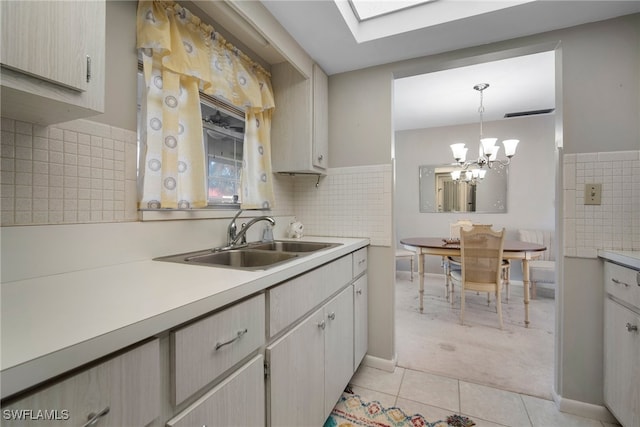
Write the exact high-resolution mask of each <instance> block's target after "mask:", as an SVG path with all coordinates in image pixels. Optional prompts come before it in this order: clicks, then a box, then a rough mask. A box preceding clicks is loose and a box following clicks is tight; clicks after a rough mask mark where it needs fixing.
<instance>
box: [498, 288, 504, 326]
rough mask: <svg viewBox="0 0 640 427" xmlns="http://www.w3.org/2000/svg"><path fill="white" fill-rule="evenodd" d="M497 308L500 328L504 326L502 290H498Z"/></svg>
mask: <svg viewBox="0 0 640 427" xmlns="http://www.w3.org/2000/svg"><path fill="white" fill-rule="evenodd" d="M496 292H497V293H496V309H497V310H498V319H499V320H500V329H502V328H503V325H502V301H501V299H502V298H501V297H500V290H498V291H496Z"/></svg>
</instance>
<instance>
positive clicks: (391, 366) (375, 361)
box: [362, 354, 398, 372]
mask: <svg viewBox="0 0 640 427" xmlns="http://www.w3.org/2000/svg"><path fill="white" fill-rule="evenodd" d="M362 364H363V365H365V366H368V367H370V368H376V369H381V370H383V371H387V372H393V371H395V369H396V365H397V364H398V355H396V354H394V355H393V359H391V360H389V359H381V358H379V357H375V356H370V355H368V354H367V355H365V356H364V359H363V360H362Z"/></svg>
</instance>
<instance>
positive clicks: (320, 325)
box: [318, 320, 327, 329]
mask: <svg viewBox="0 0 640 427" xmlns="http://www.w3.org/2000/svg"><path fill="white" fill-rule="evenodd" d="M326 326H327V324H326V323H325V321H324V320H323V321H322V322H318V328H320V329H324V328H325V327H326Z"/></svg>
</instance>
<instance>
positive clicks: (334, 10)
mask: <svg viewBox="0 0 640 427" xmlns="http://www.w3.org/2000/svg"><path fill="white" fill-rule="evenodd" d="M262 3H263V4H264V5H265V7H266V8H267V9H268V10H269V11H270V12H271V13H272V14H273V15H274V17H275V18H276V19H277V20H278V21H279V22H280V24H282V26H283V27H284V28H285V29H286V30H287V31H288V32H289V33H290V34H291V35H292V36H293V37H294V38H295V39H296V40H297V41H298V43H299V44H300V45H301V46H302V48H303V49H304V50H305V51H307V53H309V55H310V56H311V57H312V58H313V59H314V60H315V61H316V62H317V63H318V64H319V65H320V66H321V67H322V68H323V70H325V72H326V73H327V74H329V75H332V74H337V73H341V72H346V71H352V70H356V69H361V68H367V67H371V66H375V65H381V64H386V63H390V62H395V61H401V60H406V59H411V58H417V57H421V56H427V55H433V54H437V53H442V52H447V51H451V50H455V49H462V48H467V47H472V46H478V45H482V44H486V43H493V42H497V41H500V40H507V39H512V38H516V37H521V36H526V35H531V34H536V33H540V32H545V31H551V30H555V29H560V28H565V27H570V26H575V25H580V24H584V23H588V22H595V21H599V20H604V19H609V18H614V17H617V16H622V15H627V14H631V13H638V12H640V1H631V0H627V1H609V0H606V1H597V0H587V1H582V0H570V1H556V0H535V1H531V0H513V1H511V0H504V1H501V2H490V1H466V0H436V1H433V2H429V3H427V4H426V5H425V6H429V7H432V8H434V7H438V8H440V9H437V10H436V9H430V10H429V9H427V11H431V12H432V13H431V15H430V16H429V18H425V19H423V20H419V19H418V21H417V22H418V23H419V24H418V25H416V20H415V19H414V20H413V21H412V20H411V17H414V18H415V17H418V16H419V15H418V12H419V10H418V8H419V7H421V6H415V7H413V8H409V9H405V10H403V11H402V12H403V13H404V15H402V16H400V15H398V16H396V17H395V18H399V19H396V20H395V21H394V20H393V19H394V16H392V15H393V14H390V15H384V16H382V17H381V18H380V20H379V21H378V22H376V20H377V18H373V19H369V20H366V21H363V22H359V23H358V22H357V20H356V19H355V17H349V16H348V13H347V12H348V9H350V6H349V5H348V3H347V2H346V1H340V2H334V1H333V0H306V1H295V0H294V1H281V0H262ZM496 4H498V6H496ZM447 8H449V9H447ZM474 8H475V9H474ZM483 8H484V9H483ZM443 11H444V12H443ZM436 12H438V13H436ZM474 13H476V14H475V15H474ZM436 15H437V16H436ZM425 16H428V15H425ZM420 22H421V24H420ZM358 25H360V26H361V28H360V30H361V31H360V32H358V28H355V27H357V26H358ZM362 25H366V26H367V27H366V28H364V27H362ZM376 25H377V27H376V28H377V29H376V30H375V31H374V26H376ZM354 26H355V27H354ZM409 26H410V27H409ZM419 26H423V28H417V27H419ZM354 28H355V29H354ZM415 28H417V29H415ZM358 40H361V42H358ZM553 76H554V62H553V54H552V53H543V54H536V55H530V56H525V57H519V58H513V59H508V60H502V61H496V62H493V63H485V64H479V65H474V66H469V67H461V68H456V69H452V70H445V71H439V72H434V73H429V74H423V75H420V76H413V77H408V78H404V79H399V80H396V85H395V88H394V99H395V101H394V120H395V128H396V130H402V129H415V128H425V127H434V126H445V125H452V124H460V123H470V122H474V121H478V106H479V93H478V92H477V91H475V90H474V89H473V86H474V85H475V84H477V83H489V84H490V87H489V88H488V89H486V90H485V92H484V105H485V120H487V121H489V120H497V119H500V118H502V117H503V116H504V114H505V113H510V112H520V111H531V110H539V109H546V108H554V106H555V100H554V91H555V89H554V77H553Z"/></svg>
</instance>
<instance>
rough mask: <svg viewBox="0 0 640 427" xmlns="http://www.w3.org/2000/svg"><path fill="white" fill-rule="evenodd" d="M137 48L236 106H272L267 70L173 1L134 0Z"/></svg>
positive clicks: (267, 108)
mask: <svg viewBox="0 0 640 427" xmlns="http://www.w3.org/2000/svg"><path fill="white" fill-rule="evenodd" d="M138 48H139V49H144V50H146V49H149V50H153V51H154V52H153V53H159V55H160V57H161V61H162V67H163V68H165V69H169V70H171V71H173V72H174V73H176V74H181V75H184V76H190V77H195V78H197V79H198V80H199V88H200V90H201V91H202V92H204V93H206V94H208V95H212V96H216V97H218V98H222V99H225V100H227V101H228V102H230V103H231V104H232V105H235V106H236V107H238V108H242V109H246V108H251V109H253V110H254V111H264V110H269V109H272V108H274V106H275V103H274V99H273V90H272V88H271V79H270V77H271V75H270V74H269V72H268V71H266V70H265V69H264V68H263V67H262V66H260V65H259V64H258V63H256V62H255V61H253V60H251V58H249V57H248V56H247V55H245V54H244V53H243V52H242V51H240V50H239V49H238V48H236V47H235V46H234V45H232V44H231V43H229V42H227V41H226V40H225V38H224V37H222V36H221V35H220V34H219V33H217V32H215V31H214V29H213V27H212V26H211V25H208V24H206V23H203V22H202V21H201V20H200V18H198V17H197V16H195V15H193V14H192V13H191V12H189V11H188V10H187V9H185V8H183V7H182V6H180V5H179V4H177V3H175V2H173V1H169V0H167V1H152V0H146V1H140V2H139V3H138ZM149 56H151V55H149Z"/></svg>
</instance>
